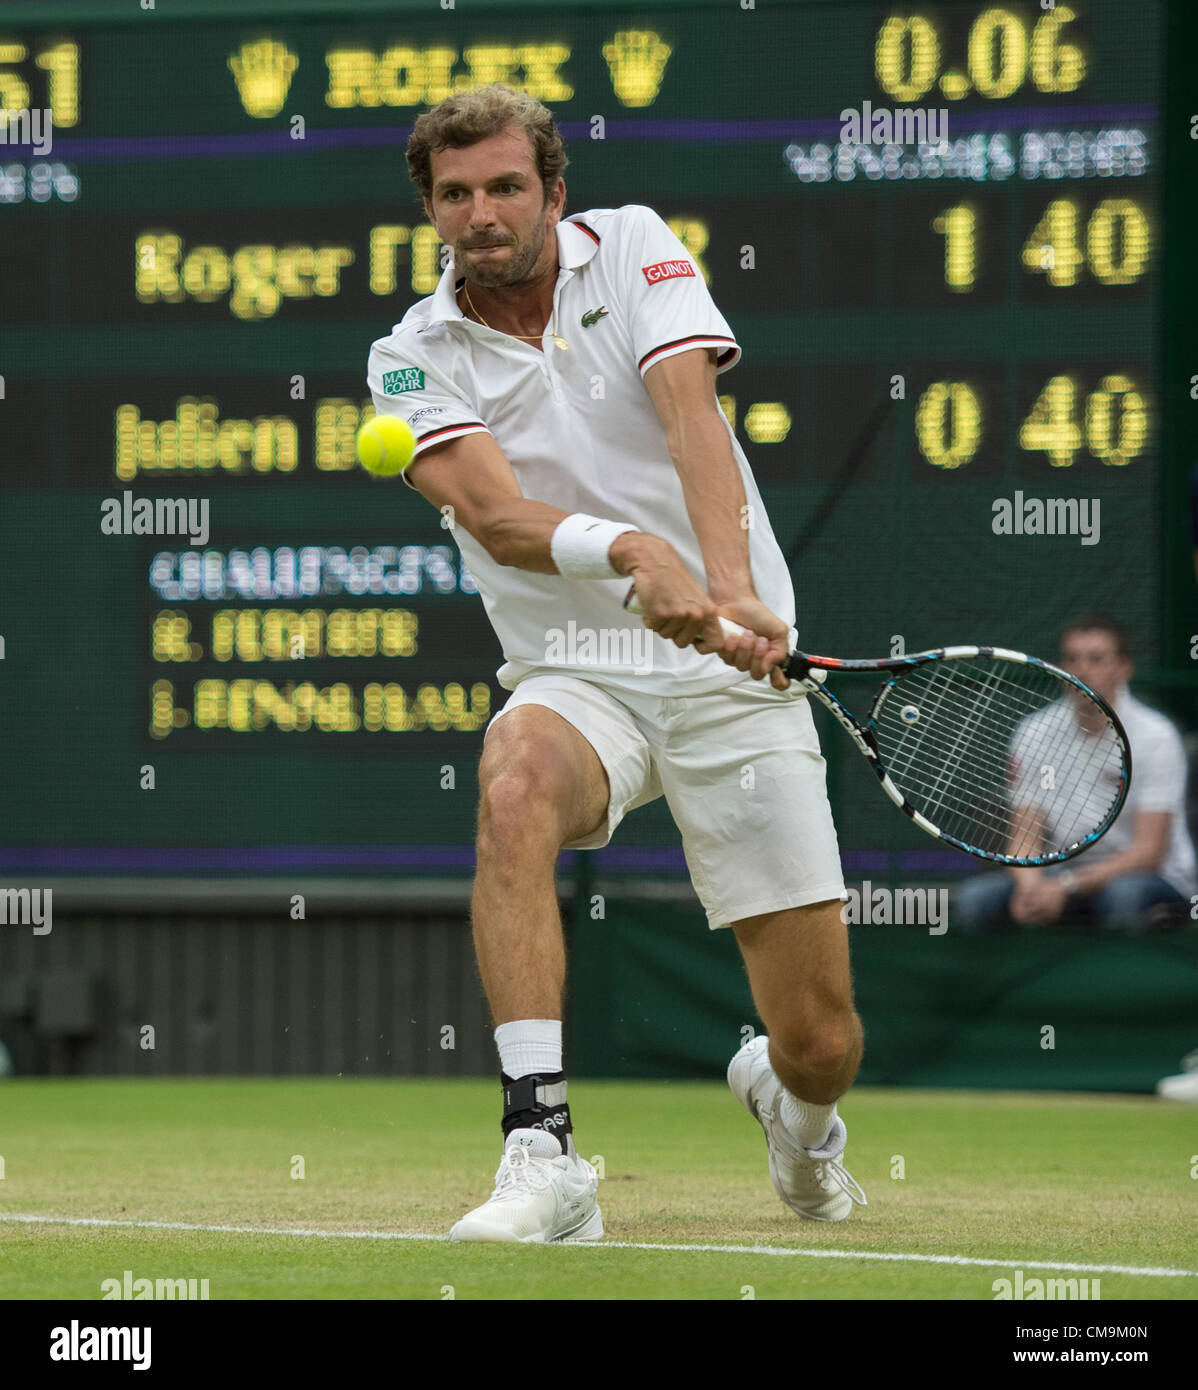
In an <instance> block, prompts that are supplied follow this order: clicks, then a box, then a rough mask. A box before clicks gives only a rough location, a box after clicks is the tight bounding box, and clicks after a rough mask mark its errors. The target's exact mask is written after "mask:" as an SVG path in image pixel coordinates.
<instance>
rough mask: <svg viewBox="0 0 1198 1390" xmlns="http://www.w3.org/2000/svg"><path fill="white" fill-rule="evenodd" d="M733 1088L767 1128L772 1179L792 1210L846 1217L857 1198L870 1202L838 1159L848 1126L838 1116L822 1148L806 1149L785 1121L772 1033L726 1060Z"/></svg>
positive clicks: (813, 1217) (819, 1217)
mask: <svg viewBox="0 0 1198 1390" xmlns="http://www.w3.org/2000/svg"><path fill="white" fill-rule="evenodd" d="M728 1085H729V1086H730V1087H731V1088H732V1094H733V1095H734V1096H735V1097H736V1098H737V1100H738V1101H740V1103H741V1104H742V1105H743V1106H744V1107H745V1109H746V1110H747V1111H748V1112H749V1114H750V1115H752V1116H753V1118H754V1119H755V1120H757V1121H759V1123H760V1124H761V1127H762V1129H764V1130H765V1142H766V1144H767V1145H768V1146H769V1155H770V1181H771V1182H772V1183H773V1184H774V1191H775V1192H776V1193H777V1194H778V1196H779V1197H781V1198H782V1200H783V1201H784V1202H785V1203H786V1205H787V1206H788V1207H789V1208H790V1209H791V1210H792V1211H797V1212H798V1214H799V1215H800V1216H805V1217H806V1218H807V1219H808V1220H809V1221H843V1220H844V1219H845V1218H846V1217H847V1216H848V1215H849V1213H850V1212H851V1211H852V1210H853V1204H854V1203H856V1204H857V1205H858V1206H862V1207H864V1206H866V1205H868V1203H867V1202H866V1199H865V1193H864V1192H862V1190H861V1188H860V1187H859V1186H858V1185H857V1183H856V1182H854V1180H853V1179H852V1178H851V1177H850V1176H849V1174H848V1173H846V1172H845V1170H844V1167H843V1166H842V1164H841V1162H840V1158H841V1155H842V1154H843V1153H844V1146H845V1140H846V1138H847V1131H846V1130H845V1127H844V1121H843V1120H841V1119H840V1117H839V1116H837V1118H836V1123H835V1124H834V1125H833V1127H832V1133H831V1134H830V1135H829V1136H828V1139H827V1141H826V1142H825V1144H824V1147H823V1148H822V1149H804V1148H802V1147H801V1146H800V1145H799V1143H798V1142H797V1141H796V1140H795V1139H794V1138H793V1137H792V1136H791V1134H790V1132H789V1130H787V1128H786V1127H785V1125H784V1124H783V1122H782V1098H783V1096H784V1095H785V1094H786V1092H785V1090H784V1088H783V1086H782V1083H781V1081H779V1080H778V1078H777V1076H776V1075H775V1073H774V1069H773V1067H771V1066H770V1053H769V1039H768V1038H766V1037H757V1038H754V1039H753V1040H752V1041H751V1042H747V1043H745V1045H744V1047H742V1048H741V1050H740V1051H739V1052H738V1053H737V1054H736V1056H735V1057H733V1059H732V1061H731V1062H729V1063H728Z"/></svg>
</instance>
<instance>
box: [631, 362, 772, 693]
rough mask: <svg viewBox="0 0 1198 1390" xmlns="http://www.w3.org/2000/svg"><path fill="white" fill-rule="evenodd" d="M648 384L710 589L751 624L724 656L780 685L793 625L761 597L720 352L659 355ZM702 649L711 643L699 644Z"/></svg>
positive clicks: (725, 610) (724, 610) (731, 613)
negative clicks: (721, 390)
mask: <svg viewBox="0 0 1198 1390" xmlns="http://www.w3.org/2000/svg"><path fill="white" fill-rule="evenodd" d="M644 380H645V387H646V389H647V390H648V392H649V396H650V399H651V400H652V401H653V406H654V409H655V410H656V411H657V415H658V418H659V419H660V420H661V423H662V427H663V428H664V429H665V432H666V442H667V446H668V448H669V451H670V457H671V459H673V461H674V467H675V468H676V469H677V471H678V477H679V479H680V481H681V483H682V492H683V496H684V497H685V499H686V510H687V515H688V516H689V517H690V523H691V526H692V527H693V528H694V532H695V535H696V536H697V537H698V540H699V546H700V548H701V550H702V552H703V563H704V566H705V568H706V571H707V593H708V596H709V597H710V598H711V600H712V601H713V602H714V603H715V604H717V605H718V607H719V610H720V612H721V614H723V616H724V617H726V618H731V619H732V620H733V621H734V622H737V623H739V624H740V625H741V626H742V627H744V628H746V629H747V631H746V633H745V635H744V636H743V637H742V638H740V639H739V640H738V639H734V638H728V639H726V642H725V646H724V648H723V650H722V651H721V652H720V653H719V655H720V656H721V657H722V658H723V660H724V661H726V662H728V664H729V665H731V666H735V667H736V668H737V669H738V670H741V671H751V672H752V674H753V675H754V676H755V677H757V678H758V679H761V678H763V677H764V676H765V675H766V674H767V673H768V674H769V676H770V680H771V682H772V683H773V684H774V685H775V686H776V687H777V688H778V689H785V688H786V686H788V685H789V684H790V682H789V681H788V680H787V679H786V677H785V676H783V675H782V673H781V672H780V671H778V670H777V669H775V668H776V666H777V663H778V662H780V661H783V660H785V658H786V656H787V637H788V634H789V631H790V629H789V627H788V625H787V624H786V623H784V622H783V621H782V619H781V618H779V617H778V616H777V614H775V613H771V612H770V610H769V609H768V608H767V607H766V606H765V604H764V603H762V602H761V600H760V599H759V598H758V597H757V593H756V590H755V589H754V587H753V576H752V572H751V570H750V565H749V530H748V526H749V521H750V520H751V519H750V518H749V517H748V515H747V510H748V506H747V501H746V498H745V487H744V480H743V479H742V478H741V474H740V469H739V468H738V467H737V464H736V458H735V456H734V455H733V452H732V444H731V440H730V438H729V435H728V427H727V424H726V423H725V419H724V413H723V411H722V410H721V409H720V405H719V401H718V400H717V399H716V390H715V380H716V353H715V349H714V348H708V347H699V348H694V349H692V350H691V351H690V352H680V353H676V354H675V355H674V356H672V357H666V358H664V359H663V360H662V361H660V362H655V363H654V364H653V366H651V367H650V368H649V369H648V370H647V371H646V372H645V378H644ZM701 650H708V649H707V648H701Z"/></svg>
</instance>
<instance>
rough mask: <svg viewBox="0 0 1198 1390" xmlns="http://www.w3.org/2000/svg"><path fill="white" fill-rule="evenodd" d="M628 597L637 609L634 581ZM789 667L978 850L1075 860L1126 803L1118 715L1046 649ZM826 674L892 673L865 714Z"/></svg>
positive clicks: (800, 657) (960, 843)
mask: <svg viewBox="0 0 1198 1390" xmlns="http://www.w3.org/2000/svg"><path fill="white" fill-rule="evenodd" d="M624 606H625V607H626V608H627V609H628V611H629V612H631V613H641V612H642V609H641V607H640V605H639V603H638V602H637V600H636V593H635V590H633V591H632V592H630V593H629V595H628V598H627V599H626V600H625V603H624ZM720 625H721V626H722V627H723V629H724V631H725V632H727V633H729V634H731V635H739V634H740V633H741V632H743V631H744V629H743V628H741V627H739V626H738V625H737V624H736V623H733V622H730V621H729V620H728V619H727V618H721V619H720ZM782 671H783V673H784V674H785V675H787V676H789V677H790V679H791V680H794V681H798V682H799V684H800V685H801V686H802V688H803V689H805V690H806V691H807V693H808V694H809V695H814V696H815V698H816V699H817V700H819V702H820V703H821V704H822V705H823V706H824V708H825V709H826V710H828V712H829V713H830V714H831V715H832V717H833V718H834V719H835V720H836V722H837V723H838V724H839V725H840V727H841V728H842V729H843V730H844V731H845V732H846V733H847V734H848V736H849V737H850V738H851V739H852V740H853V742H854V743H855V744H856V746H857V748H858V749H859V750H860V752H861V753H862V754H863V755H864V757H865V759H866V760H867V762H868V763H869V765H870V766H871V767H872V768H873V770H874V772H875V774H876V775H877V778H878V781H879V782H881V784H882V790H883V791H884V792H885V793H886V795H887V796H888V797H889V798H890V799H891V801H893V802H894V804H895V805H896V806H897V807H898V808H899V809H900V810H901V811H904V812H905V813H906V814H907V815H908V816H910V817H911V819H912V820H913V821H914V822H915V824H916V825H918V826H919V828H920V829H921V830H926V831H927V833H928V834H929V835H934V836H935V837H936V839H938V840H943V841H944V842H945V843H946V844H949V845H953V846H954V847H955V848H956V849H960V850H964V851H965V853H966V854H973V855H976V856H977V857H978V858H979V859H990V860H994V861H996V862H997V863H1000V864H1012V865H1017V866H1021V867H1022V866H1026V867H1029V868H1031V867H1036V866H1040V865H1044V864H1059V863H1061V862H1062V861H1063V860H1066V859H1072V858H1073V856H1074V855H1076V854H1080V853H1081V852H1082V850H1084V849H1086V848H1087V847H1088V846H1089V845H1092V844H1093V843H1094V842H1095V841H1096V840H1097V839H1099V838H1100V837H1101V836H1102V835H1104V834H1105V833H1106V832H1107V831H1108V830H1109V829H1110V828H1111V826H1112V825H1113V824H1114V821H1115V818H1116V816H1118V814H1119V812H1120V810H1121V809H1122V807H1123V803H1124V802H1125V801H1126V799H1127V792H1128V787H1129V786H1130V785H1131V749H1130V748H1129V747H1128V742H1127V734H1126V733H1125V732H1124V729H1123V725H1122V724H1121V723H1120V722H1119V718H1118V716H1117V715H1116V714H1115V711H1114V710H1113V709H1111V707H1110V705H1108V704H1107V702H1106V701H1105V700H1103V699H1102V697H1101V696H1099V695H1097V694H1096V693H1095V692H1094V691H1093V690H1091V689H1090V688H1089V686H1087V685H1084V684H1083V683H1082V682H1081V681H1079V680H1078V679H1077V678H1076V677H1075V676H1071V675H1069V673H1068V672H1067V671H1062V670H1060V669H1059V668H1058V667H1056V666H1052V665H1050V664H1049V663H1048V662H1047V661H1041V660H1040V659H1039V658H1038V657H1034V656H1025V655H1024V654H1023V653H1022V652H1013V651H1008V650H1007V649H1006V648H1004V647H939V648H937V649H936V650H934V651H927V652H916V653H914V654H913V655H911V656H894V657H883V658H881V659H879V660H876V661H847V660H839V659H837V658H836V657H830V656H812V655H811V654H810V653H808V652H793V653H792V654H791V655H790V656H789V657H788V658H787V659H786V661H785V662H784V663H783V665H782ZM830 671H835V672H839V673H841V674H843V675H880V676H883V677H885V682H884V684H883V685H882V687H881V689H880V690H879V691H878V693H877V694H876V695H875V696H874V702H873V706H872V708H871V709H870V712H869V717H868V718H867V719H866V720H865V722H864V723H862V722H860V721H859V720H857V719H856V718H855V717H854V716H853V714H852V713H851V712H850V711H849V710H848V709H847V708H846V707H845V705H844V704H843V703H842V702H841V701H840V699H839V698H838V697H837V696H836V695H834V694H833V693H832V691H830V690H828V689H826V688H825V686H824V681H825V680H826V679H827V675H828V672H830Z"/></svg>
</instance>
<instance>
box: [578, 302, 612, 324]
mask: <svg viewBox="0 0 1198 1390" xmlns="http://www.w3.org/2000/svg"><path fill="white" fill-rule="evenodd" d="M606 317H607V307H606V306H605V305H602V304H601V305H600V306H599V308H598V309H588V310H587V311H586V313H585V314H583V316H582V326H583V327H584V328H591V327H593V326H594V325H595V324H597V323H598V322H599V320H600V319H605V318H606Z"/></svg>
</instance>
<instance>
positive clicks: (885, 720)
mask: <svg viewBox="0 0 1198 1390" xmlns="http://www.w3.org/2000/svg"><path fill="white" fill-rule="evenodd" d="M1074 692H1075V687H1073V686H1071V685H1069V684H1068V683H1066V682H1065V681H1062V680H1061V679H1060V678H1059V677H1058V676H1056V675H1054V674H1053V673H1052V672H1050V671H1046V670H1044V669H1043V668H1042V667H1039V666H1032V665H1024V664H1022V663H1018V662H1010V661H1000V660H999V659H997V658H986V657H979V658H972V659H969V660H963V661H937V662H934V663H931V664H930V665H928V666H925V667H919V668H916V669H915V670H914V671H912V672H910V673H908V674H905V675H903V676H902V677H900V679H899V680H898V681H896V682H895V683H894V684H893V685H892V686H891V687H889V688H888V690H887V692H886V695H885V697H884V698H883V699H882V700H881V701H880V703H879V705H878V706H877V707H876V708H875V712H874V719H873V721H872V723H873V728H874V733H875V736H876V737H877V739H878V747H879V752H880V753H881V756H882V761H883V763H885V765H886V769H887V771H888V773H889V774H890V778H891V781H892V782H893V783H894V784H895V786H896V787H897V788H898V789H899V790H900V791H901V792H902V794H903V796H904V797H905V798H906V800H907V801H908V802H909V803H910V804H911V805H912V806H913V807H914V808H915V809H916V810H918V811H920V812H921V814H923V815H924V816H925V817H926V818H927V819H928V820H930V821H931V822H932V823H933V824H934V825H936V826H937V827H938V828H939V829H940V830H941V831H943V832H945V833H947V834H949V835H952V836H953V837H954V838H956V839H959V840H962V841H964V842H965V843H967V844H972V845H973V846H975V847H976V848H977V849H980V850H983V851H985V852H987V853H992V854H1000V855H1003V854H1010V855H1014V856H1017V857H1027V858H1032V857H1039V856H1042V855H1051V854H1055V853H1060V852H1062V851H1063V850H1065V849H1067V848H1069V847H1070V846H1072V845H1075V844H1077V843H1078V842H1079V841H1081V840H1083V839H1085V838H1087V837H1088V836H1089V835H1091V834H1092V833H1094V832H1095V831H1096V830H1098V829H1099V828H1101V827H1102V826H1104V825H1105V824H1106V821H1107V820H1108V819H1109V816H1110V814H1111V812H1112V810H1113V809H1114V807H1115V805H1116V803H1117V801H1118V798H1119V795H1120V793H1121V788H1122V777H1121V774H1122V765H1123V760H1122V756H1121V744H1120V740H1119V738H1118V735H1117V734H1116V732H1115V730H1114V728H1113V727H1112V726H1111V725H1110V723H1109V721H1105V720H1104V723H1103V726H1102V728H1101V729H1100V730H1099V731H1098V732H1097V733H1096V734H1087V733H1086V732H1085V731H1084V730H1083V729H1082V728H1081V727H1080V725H1079V723H1078V717H1077V713H1076V707H1075V703H1074V701H1075V699H1076V698H1077V695H1075V693H1074ZM1078 694H1080V692H1078ZM1083 698H1084V697H1083ZM1094 708H1095V709H1097V706H1094Z"/></svg>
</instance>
